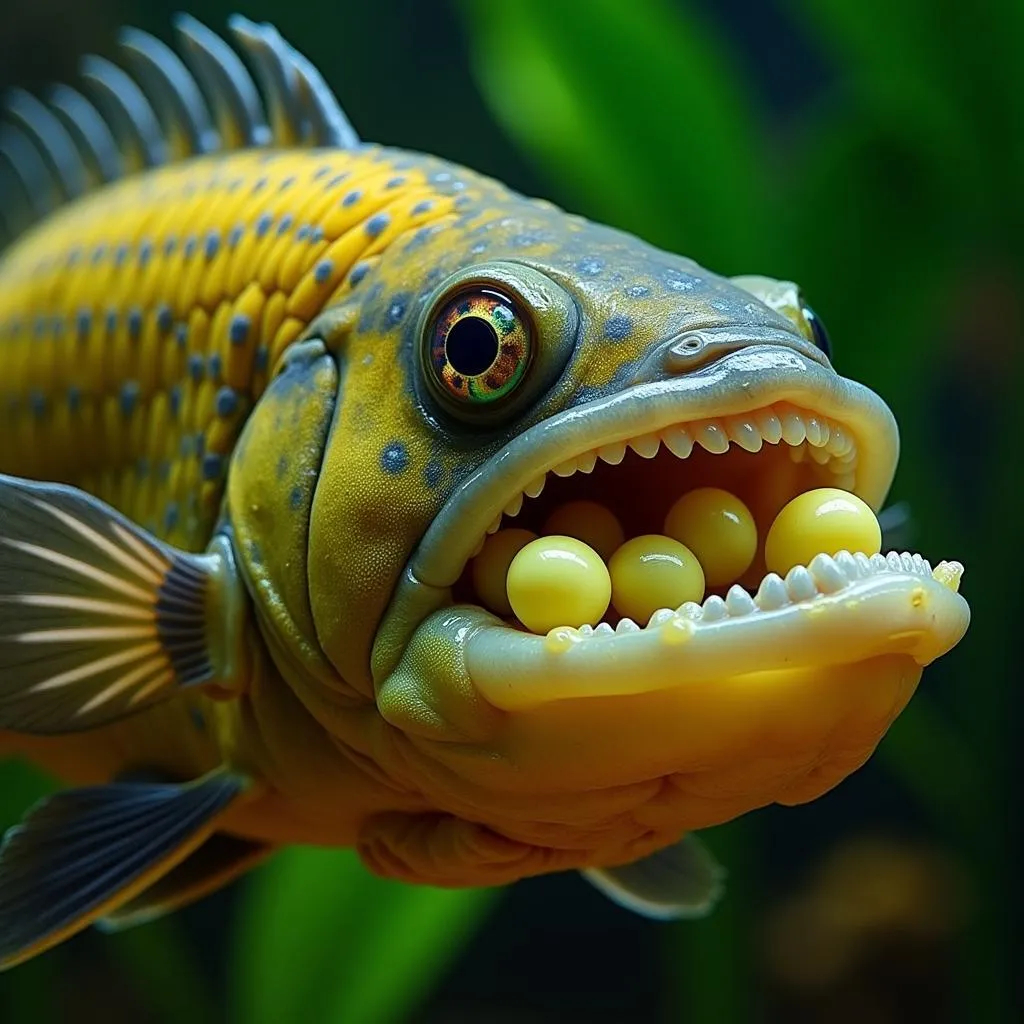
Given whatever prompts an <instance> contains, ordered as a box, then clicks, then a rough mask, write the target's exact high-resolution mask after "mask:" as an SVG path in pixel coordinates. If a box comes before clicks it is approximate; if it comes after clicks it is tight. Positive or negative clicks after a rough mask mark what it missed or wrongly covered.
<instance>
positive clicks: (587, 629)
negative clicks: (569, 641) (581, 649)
mask: <svg viewBox="0 0 1024 1024" xmlns="http://www.w3.org/2000/svg"><path fill="white" fill-rule="evenodd" d="M576 632H577V633H579V635H580V636H593V635H594V627H593V626H592V625H591V624H590V623H589V622H584V623H583V625H582V626H580V628H579V629H578V630H576Z"/></svg>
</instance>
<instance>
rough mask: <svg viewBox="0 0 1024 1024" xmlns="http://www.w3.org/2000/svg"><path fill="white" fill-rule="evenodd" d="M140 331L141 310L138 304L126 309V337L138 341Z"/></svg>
mask: <svg viewBox="0 0 1024 1024" xmlns="http://www.w3.org/2000/svg"><path fill="white" fill-rule="evenodd" d="M141 333H142V310H141V309H139V307H138V306H135V307H133V308H132V309H130V310H129V311H128V337H129V338H131V339H132V341H138V340H139V335H140V334H141Z"/></svg>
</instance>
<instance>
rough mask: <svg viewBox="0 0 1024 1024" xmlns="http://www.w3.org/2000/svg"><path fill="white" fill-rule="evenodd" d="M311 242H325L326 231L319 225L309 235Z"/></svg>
mask: <svg viewBox="0 0 1024 1024" xmlns="http://www.w3.org/2000/svg"><path fill="white" fill-rule="evenodd" d="M309 240H310V241H311V242H322V241H323V240H324V229H323V228H322V227H320V225H319V224H318V225H317V226H316V227H315V228H313V230H312V231H311V232H310V233H309Z"/></svg>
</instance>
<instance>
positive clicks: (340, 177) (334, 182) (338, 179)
mask: <svg viewBox="0 0 1024 1024" xmlns="http://www.w3.org/2000/svg"><path fill="white" fill-rule="evenodd" d="M347 177H348V174H336V175H335V176H334V177H333V178H331V180H330V181H329V182H327V184H326V186H324V187H325V188H326V189H332V188H337V187H338V186H339V185H340V184H341V183H342V182H343V181H344V180H345V179H346V178H347Z"/></svg>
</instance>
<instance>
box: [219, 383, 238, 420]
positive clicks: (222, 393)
mask: <svg viewBox="0 0 1024 1024" xmlns="http://www.w3.org/2000/svg"><path fill="white" fill-rule="evenodd" d="M216 406H217V415H218V416H223V417H225V418H226V417H228V416H233V415H234V414H235V412H237V411H238V392H237V391H236V390H235V389H234V388H232V387H228V386H227V385H224V387H222V388H221V389H220V390H219V391H218V392H217V399H216Z"/></svg>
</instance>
